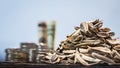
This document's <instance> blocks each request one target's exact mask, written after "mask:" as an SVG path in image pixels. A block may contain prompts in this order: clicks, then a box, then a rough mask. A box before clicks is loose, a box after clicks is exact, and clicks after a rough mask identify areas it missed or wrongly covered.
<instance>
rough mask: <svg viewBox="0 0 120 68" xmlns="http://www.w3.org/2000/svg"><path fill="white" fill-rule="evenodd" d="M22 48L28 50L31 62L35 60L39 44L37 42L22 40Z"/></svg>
mask: <svg viewBox="0 0 120 68" xmlns="http://www.w3.org/2000/svg"><path fill="white" fill-rule="evenodd" d="M20 49H21V50H22V51H25V52H27V53H28V54H29V55H28V56H29V62H35V60H36V56H37V50H38V45H37V44H35V43H28V42H22V43H21V46H20Z"/></svg>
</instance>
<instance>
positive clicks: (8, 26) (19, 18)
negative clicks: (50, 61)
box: [0, 0, 120, 61]
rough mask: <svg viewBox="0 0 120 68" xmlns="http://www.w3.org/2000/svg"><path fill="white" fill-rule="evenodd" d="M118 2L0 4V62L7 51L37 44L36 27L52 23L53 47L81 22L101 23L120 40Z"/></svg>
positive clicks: (8, 0) (6, 0)
mask: <svg viewBox="0 0 120 68" xmlns="http://www.w3.org/2000/svg"><path fill="white" fill-rule="evenodd" d="M119 7H120V0H0V61H4V60H5V51H4V50H5V49H6V48H17V47H19V45H20V42H35V43H38V27H37V25H38V23H39V22H41V21H46V22H51V21H53V20H55V21H56V22H57V24H56V25H57V26H56V44H55V45H56V47H58V46H59V43H60V41H62V40H65V38H66V35H69V34H71V33H72V32H74V26H79V25H80V23H81V22H84V21H89V20H94V19H100V20H104V27H110V28H111V29H112V31H113V32H115V33H116V37H120V29H119V27H120V8H119Z"/></svg>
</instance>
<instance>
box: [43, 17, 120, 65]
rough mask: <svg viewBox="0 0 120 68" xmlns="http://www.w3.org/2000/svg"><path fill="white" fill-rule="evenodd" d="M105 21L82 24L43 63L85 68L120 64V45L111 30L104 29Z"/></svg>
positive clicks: (46, 56)
mask: <svg viewBox="0 0 120 68" xmlns="http://www.w3.org/2000/svg"><path fill="white" fill-rule="evenodd" d="M102 26H103V21H101V20H98V19H97V20H94V21H87V22H82V23H81V24H80V26H78V27H75V30H76V31H75V32H73V33H72V34H71V35H69V36H67V38H66V40H64V41H62V42H61V43H60V46H59V47H58V49H57V50H56V51H51V52H48V53H46V54H45V55H44V57H43V58H41V62H45V63H50V64H76V63H77V64H82V65H85V66H90V65H95V64H104V63H107V64H108V65H114V64H119V63H120V44H119V39H118V38H113V36H114V35H115V33H114V32H111V29H110V28H107V27H105V28H103V27H102Z"/></svg>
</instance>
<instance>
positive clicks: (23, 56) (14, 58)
mask: <svg viewBox="0 0 120 68" xmlns="http://www.w3.org/2000/svg"><path fill="white" fill-rule="evenodd" d="M6 61H8V62H28V53H26V52H25V51H22V50H21V49H19V48H15V49H14V48H8V49H6Z"/></svg>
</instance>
